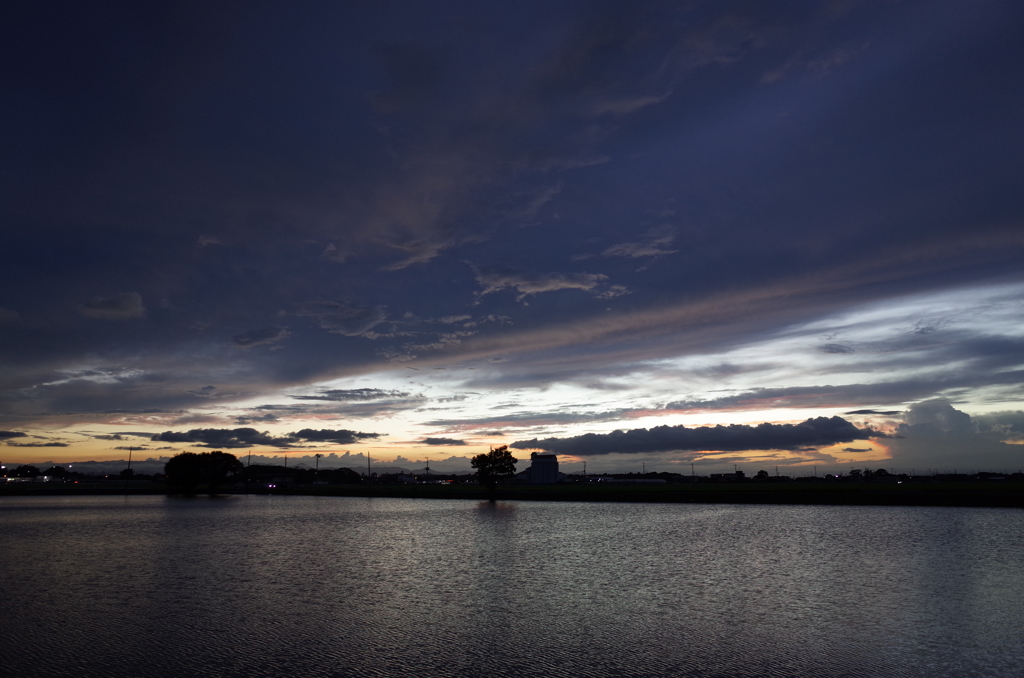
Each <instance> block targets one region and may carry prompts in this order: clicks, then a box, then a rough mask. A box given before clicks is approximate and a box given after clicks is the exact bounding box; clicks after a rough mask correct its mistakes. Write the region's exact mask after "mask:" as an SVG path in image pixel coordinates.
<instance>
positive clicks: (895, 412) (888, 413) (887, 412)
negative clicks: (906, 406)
mask: <svg viewBox="0 0 1024 678" xmlns="http://www.w3.org/2000/svg"><path fill="white" fill-rule="evenodd" d="M843 414H844V415H852V414H876V415H880V416H886V417H895V416H896V415H899V414H903V410H852V411H850V412H843Z"/></svg>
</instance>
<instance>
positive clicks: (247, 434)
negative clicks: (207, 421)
mask: <svg viewBox="0 0 1024 678" xmlns="http://www.w3.org/2000/svg"><path fill="white" fill-rule="evenodd" d="M151 440H153V441H154V442H164V443H195V444H197V445H199V446H200V447H223V448H238V447H252V446H253V445H267V446H270V447H288V446H290V445H292V444H294V443H296V442H298V439H297V438H296V437H294V436H288V437H282V438H275V437H273V436H271V435H270V434H269V433H261V432H259V431H257V430H256V429H254V428H235V429H222V428H196V429H192V430H191V431H187V432H183V433H182V432H175V431H164V432H163V433H159V434H157V435H155V436H153V437H152V438H151Z"/></svg>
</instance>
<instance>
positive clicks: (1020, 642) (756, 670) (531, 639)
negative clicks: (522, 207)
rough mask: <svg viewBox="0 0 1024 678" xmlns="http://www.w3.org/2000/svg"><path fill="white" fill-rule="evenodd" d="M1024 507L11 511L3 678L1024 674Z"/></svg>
mask: <svg viewBox="0 0 1024 678" xmlns="http://www.w3.org/2000/svg"><path fill="white" fill-rule="evenodd" d="M1022 561H1024V511H1021V510H1016V509H1006V510H1003V509H964V508H912V507H877V508H876V507H839V506H829V507H814V506H763V507H762V506H723V505H700V506H695V505H677V504H669V505H665V504H575V503H553V502H552V503H548V502H536V503H529V502H498V503H496V504H490V503H480V502H467V501H457V500H453V501H443V500H434V501H430V500H415V499H380V498H375V499H365V498H336V497H330V498H327V497H325V498H316V497H266V496H249V497H231V498H221V499H209V498H196V499H171V498H164V497H153V496H134V497H125V498H109V497H74V498H70V497H68V498H62V497H18V498H13V497H9V498H3V499H0V585H2V598H0V662H2V665H0V673H2V674H3V675H4V676H12V677H15V676H16V677H23V676H24V677H31V676H46V677H48V678H55V677H59V676H76V677H79V676H117V677H120V676H125V677H128V676H131V677H133V678H135V677H138V678H146V677H148V676H176V677H177V676H225V677H229V676H239V677H241V676H247V677H248V676H726V677H730V678H731V677H737V676H808V677H812V676H813V677H830V676H927V677H929V678H936V677H942V676H950V677H952V676H956V677H958V678H960V677H966V676H1014V677H1018V676H1022V675H1024V565H1022Z"/></svg>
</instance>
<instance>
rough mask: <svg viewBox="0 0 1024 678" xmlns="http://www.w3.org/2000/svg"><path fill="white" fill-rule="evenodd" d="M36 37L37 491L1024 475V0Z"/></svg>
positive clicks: (6, 268) (393, 11)
mask: <svg viewBox="0 0 1024 678" xmlns="http://www.w3.org/2000/svg"><path fill="white" fill-rule="evenodd" d="M0 51H2V59H0V64H2V66H0V69H2V70H0V102H2V105H0V116H2V117H0V120H2V123H3V130H4V131H3V134H2V136H0V139H2V144H3V146H2V152H0V173H2V176H0V224H2V228H0V281H2V283H0V462H2V463H3V464H5V465H7V466H8V467H9V466H11V465H14V464H21V463H34V464H39V463H60V464H67V463H72V462H85V461H96V462H111V463H113V462H117V463H120V460H124V459H127V457H128V455H129V454H131V455H132V456H133V459H134V460H135V463H136V464H139V463H142V464H146V463H148V464H149V465H150V466H152V467H153V468H154V469H155V468H157V467H159V466H160V464H162V461H161V460H166V458H168V457H169V456H171V455H173V454H177V453H179V452H183V451H189V450H191V451H209V450H212V449H220V450H224V451H228V452H231V453H233V454H236V455H238V456H239V457H240V458H241V457H245V458H246V460H248V459H250V457H249V455H251V459H252V461H253V463H256V462H261V463H285V460H287V462H288V463H289V464H306V465H308V466H313V465H314V464H316V463H319V464H321V467H338V466H349V467H352V468H357V469H363V468H365V467H366V465H367V463H368V461H369V462H370V463H371V464H372V465H373V467H375V468H382V469H383V468H388V467H401V468H406V469H410V470H420V469H423V468H426V466H427V465H428V464H429V465H430V468H431V469H436V470H438V471H446V470H447V471H468V470H469V463H468V460H469V458H470V457H472V456H473V455H475V454H479V453H481V452H485V451H487V450H488V449H490V447H492V446H497V445H510V446H511V448H512V450H513V451H514V452H515V453H516V455H517V457H518V458H520V459H528V457H529V454H530V453H531V452H533V451H544V452H548V453H555V454H558V455H559V460H560V463H561V469H562V470H563V471H566V472H570V473H576V472H581V471H582V470H583V469H584V465H586V468H587V470H588V472H628V471H637V472H639V471H641V470H646V471H669V472H681V473H691V472H695V473H697V474H706V473H710V472H721V471H732V470H734V469H740V470H743V471H745V472H746V473H747V474H748V475H752V474H753V473H755V472H756V471H758V470H760V469H767V470H769V471H774V467H778V469H779V470H780V473H787V474H790V475H806V474H810V473H812V472H813V473H817V474H821V473H824V472H845V471H848V470H849V469H851V468H854V467H856V468H863V467H871V468H877V467H884V468H889V469H895V470H896V472H916V473H924V472H927V471H929V470H930V471H935V470H940V471H954V470H957V471H960V472H964V471H974V470H993V471H1016V470H1019V469H1021V468H1022V467H1024V444H1022V443H1024V388H1022V387H1024V322H1022V321H1024V266H1022V264H1024V190H1021V183H1022V179H1024V126H1022V124H1021V121H1022V120H1024V68H1022V66H1021V65H1022V64H1024V5H1022V4H1021V3H1018V2H1013V1H1010V0H1006V1H996V0H954V1H945V0H893V1H890V2H857V1H854V0H849V1H847V0H837V1H834V2H829V1H821V2H806V1H801V2H793V1H779V2H771V3H763V2H750V1H746V2H734V1H729V0H723V1H717V2H700V1H697V0H694V1H682V0H680V1H675V2H646V1H643V0H636V1H633V2H629V3H624V2H600V1H596V0H591V1H587V2H576V1H571V2H566V1H559V0H544V1H543V2H531V1H528V0H527V1H523V2H516V3H494V2H487V1H482V2H480V1H478V2H444V1H439V2H429V3H426V2H414V1H409V2H405V1H398V2H391V1H387V0H382V1H380V2H374V3H339V2H317V1H308V2H294V3H276V2H259V1H251V0H249V1H245V2H241V1H238V2H230V1H225V2H216V1H209V2H174V1H171V2H165V3H138V2H109V1H107V2H105V1H102V0H100V1H97V2H90V3H80V2H56V1H54V2H48V1H46V0H43V1H40V0H33V1H30V2H24V1H19V0H11V1H10V2H6V3H4V6H3V8H2V9H0ZM316 454H322V455H324V457H323V458H322V459H320V460H319V462H317V457H315V456H314V455H316ZM146 459H149V460H150V461H149V462H145V461H144V460H146ZM526 463H528V462H525V463H524V462H522V461H521V462H520V468H523V467H524V466H525V465H526ZM116 465H117V464H115V466H116Z"/></svg>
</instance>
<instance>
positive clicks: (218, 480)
mask: <svg viewBox="0 0 1024 678" xmlns="http://www.w3.org/2000/svg"><path fill="white" fill-rule="evenodd" d="M244 468H245V467H244V466H242V462H240V461H238V458H237V457H236V456H235V455H233V454H228V453H227V452H220V451H217V452H202V453H196V452H182V453H181V454H176V455H174V456H173V457H171V459H170V460H169V461H168V462H167V463H166V464H164V473H165V474H166V475H167V482H168V484H169V485H170V486H171V487H172V488H174V489H175V490H178V491H180V492H184V493H185V494H192V493H194V492H195V491H196V489H197V488H198V487H199V486H200V485H201V484H203V483H206V491H207V492H209V493H210V494H216V493H217V490H218V489H220V486H221V485H223V484H224V483H225V482H226V481H227V479H228V477H229V476H231V475H234V474H235V473H238V472H239V471H241V470H242V469H244Z"/></svg>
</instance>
